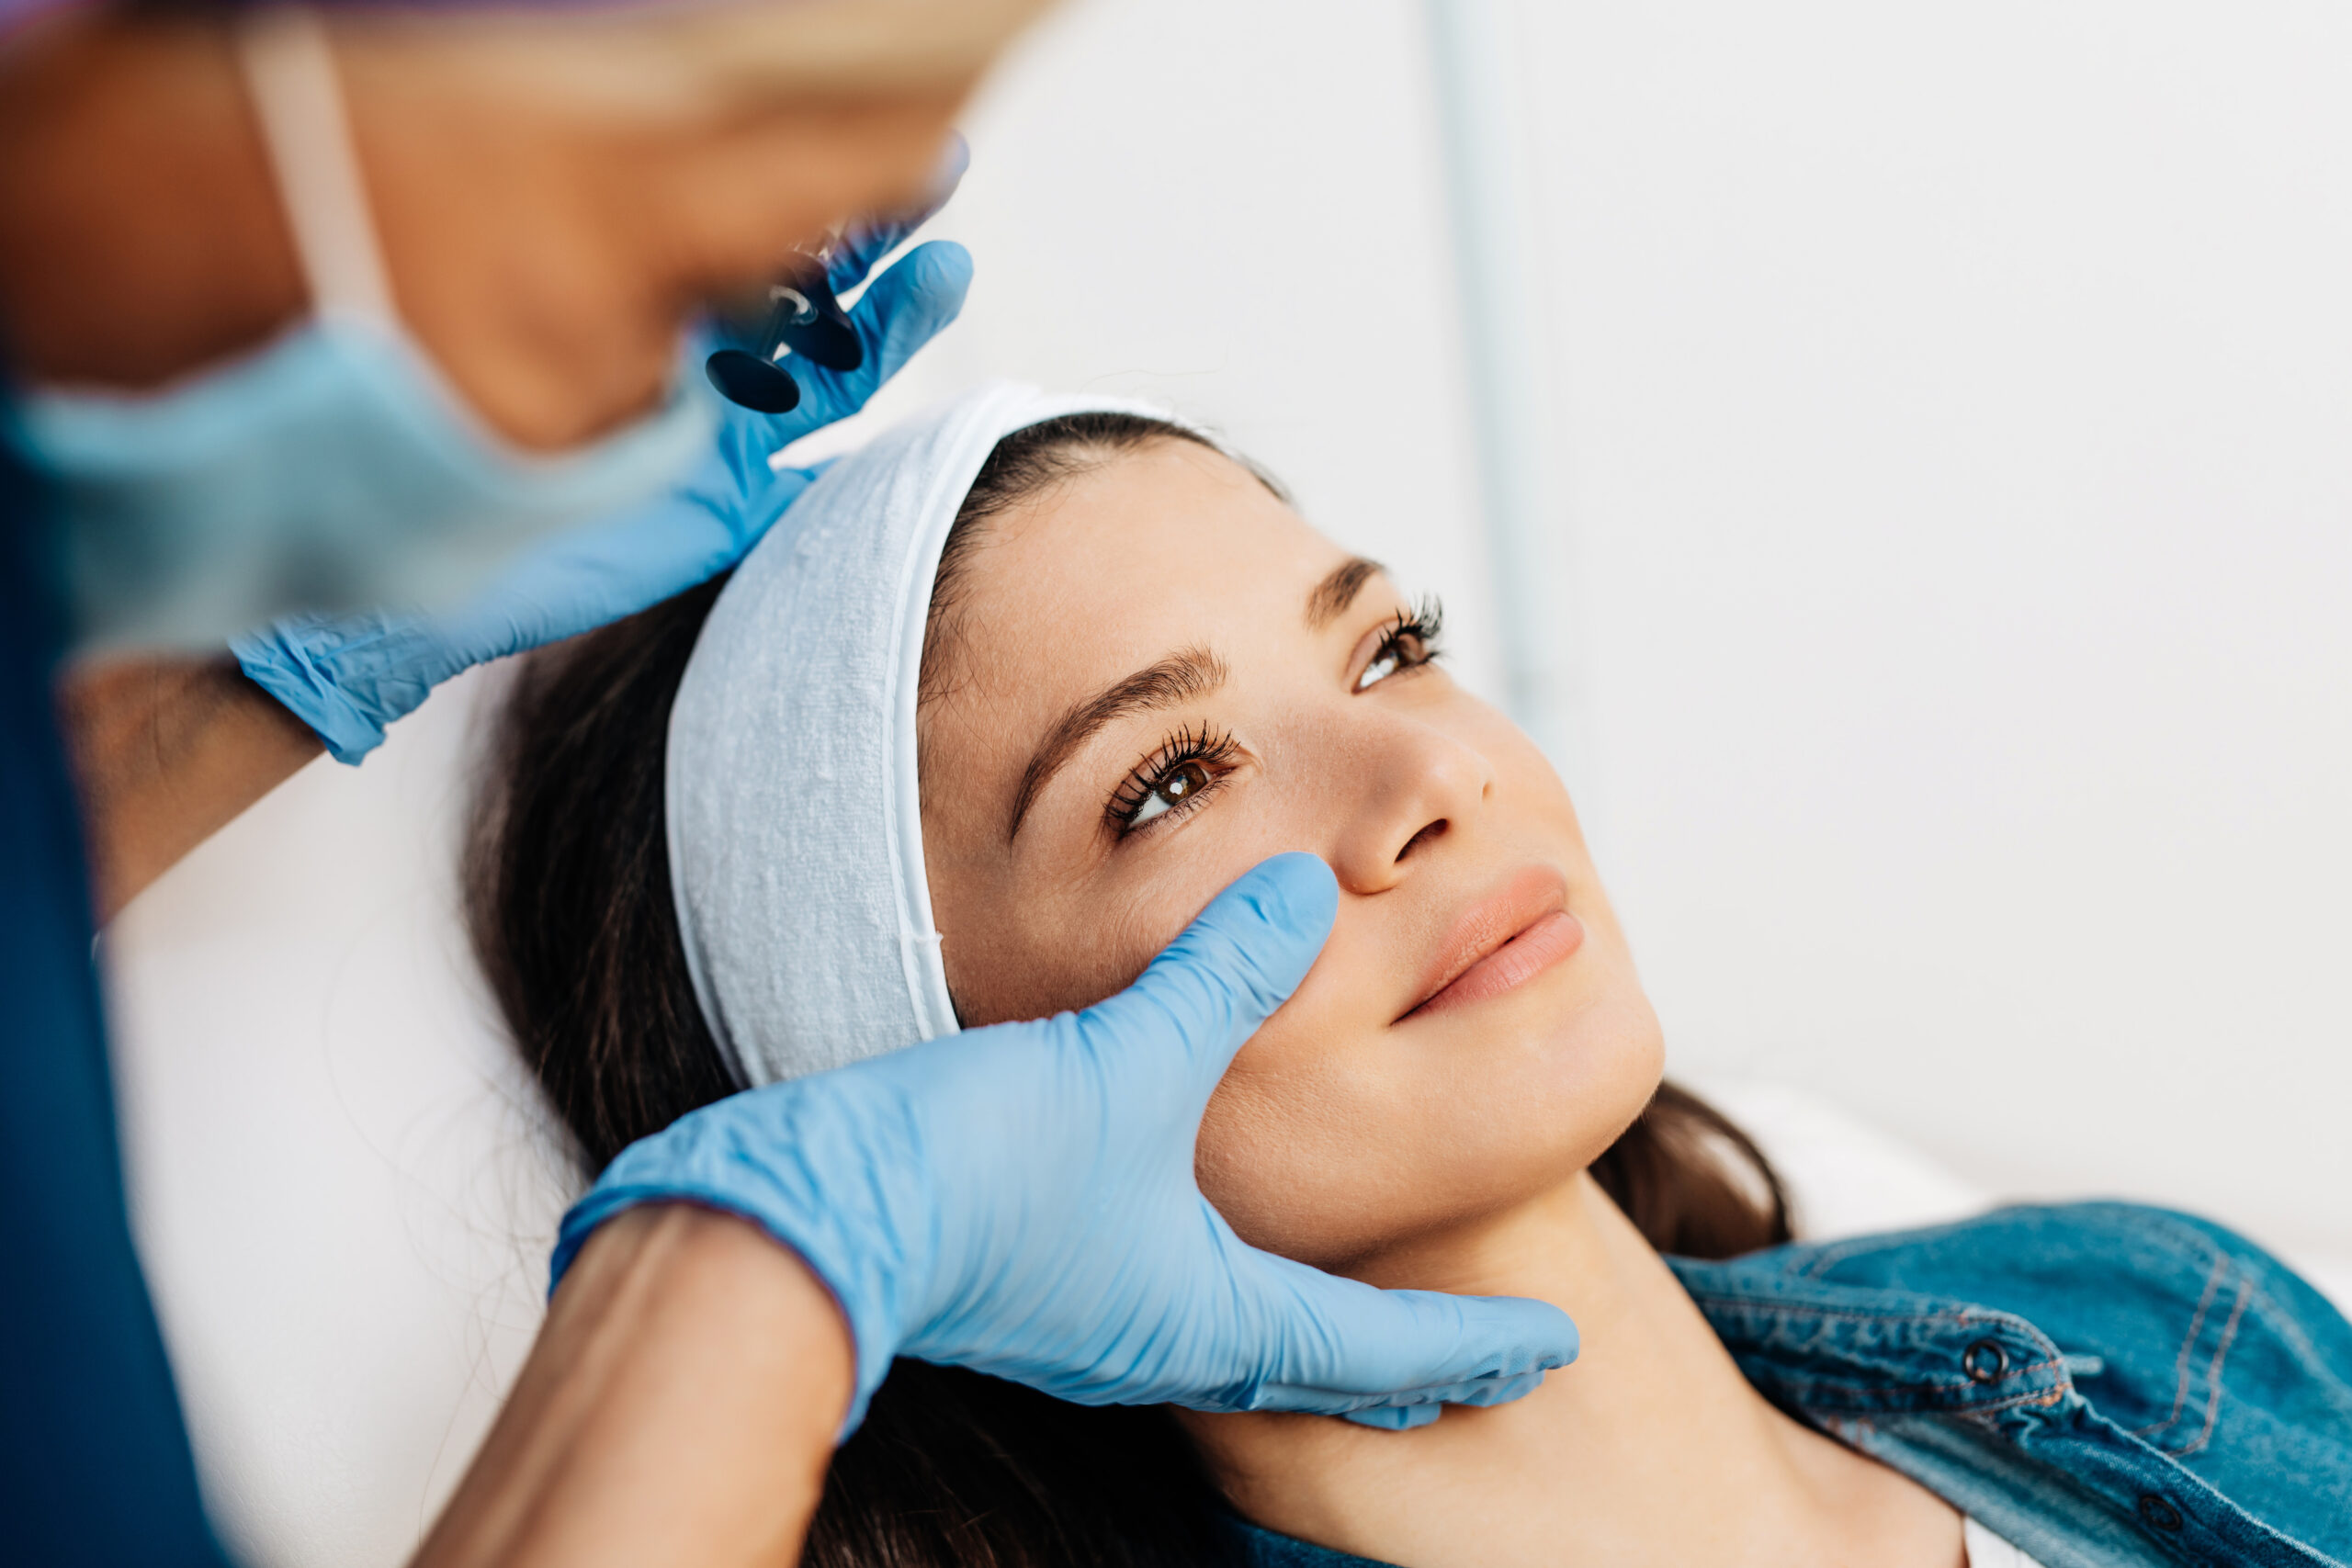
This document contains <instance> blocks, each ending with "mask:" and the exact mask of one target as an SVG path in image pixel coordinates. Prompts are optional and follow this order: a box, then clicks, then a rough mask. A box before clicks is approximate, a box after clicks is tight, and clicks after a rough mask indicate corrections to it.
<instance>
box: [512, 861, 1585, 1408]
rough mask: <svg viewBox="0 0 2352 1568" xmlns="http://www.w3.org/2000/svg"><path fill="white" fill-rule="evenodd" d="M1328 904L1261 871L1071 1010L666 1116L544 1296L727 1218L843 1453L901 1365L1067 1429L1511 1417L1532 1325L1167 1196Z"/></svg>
mask: <svg viewBox="0 0 2352 1568" xmlns="http://www.w3.org/2000/svg"><path fill="white" fill-rule="evenodd" d="M1338 902H1339V895H1338V889H1337V885H1336V884H1335V883H1334V882H1333V880H1332V877H1331V873H1330V871H1329V868H1328V867H1326V866H1325V865H1324V864H1323V863H1322V862H1321V861H1319V860H1317V859H1316V858H1315V857H1314V856H1312V855H1306V854H1289V855H1282V856H1278V857H1276V858H1275V859H1273V860H1271V861H1268V862H1266V863H1264V864H1262V865H1261V866H1259V867H1258V868H1257V869H1256V870H1254V871H1252V872H1250V874H1247V875H1246V876H1243V877H1242V878H1241V879H1240V880H1239V881H1238V882H1236V883H1235V884H1234V885H1233V886H1231V887H1229V888H1227V890H1226V891H1225V892H1224V893H1223V894H1221V895H1220V896H1219V897H1217V899H1216V901H1215V902H1214V903H1212V904H1211V905H1210V906H1209V907H1208V908H1207V909H1206V910H1204V911H1203V913H1202V915H1201V917H1200V919H1197V920H1195V921H1194V922H1193V925H1192V926H1191V928H1190V929H1188V930H1187V931H1185V932H1184V934H1183V935H1182V936H1181V937H1179V938H1177V940H1176V941H1175V942H1174V943H1173V944H1171V945H1170V947H1169V949H1168V950H1167V951H1166V952H1165V953H1161V954H1160V955H1159V957H1158V958H1157V959H1155V960H1154V961H1153V963H1152V964H1151V967H1150V968H1149V969H1148V970H1146V971H1145V973H1144V975H1143V977H1142V978H1141V979H1139V980H1137V981H1136V984H1135V985H1134V986H1133V987H1130V988H1129V989H1127V990H1126V991H1124V992H1122V993H1121V994H1120V995H1118V996H1116V997H1114V998H1111V999H1110V1000H1109V1001H1106V1002H1103V1004H1101V1005H1100V1006H1098V1007H1092V1008H1089V1009H1088V1010H1085V1011H1084V1012H1080V1013H1064V1014H1062V1015H1060V1016H1059V1017H1057V1018H1051V1019H1045V1020H1042V1021H1037V1022H1034V1023H1010V1024H1000V1025H997V1026H995V1027H993V1028H989V1029H978V1030H972V1031H968V1032H965V1033H962V1034H957V1035H951V1036H948V1037H946V1038H944V1039H941V1040H936V1041H933V1042H931V1043H926V1044H922V1045H915V1046H910V1047H909V1048H908V1049H906V1050H903V1051H898V1052H893V1053H891V1054H889V1055H884V1056H877V1057H874V1058H871V1059H869V1060H866V1061H864V1062H860V1063H857V1064H856V1065H854V1066H848V1067H842V1068H839V1069H836V1070H835V1071H832V1072H828V1073H820V1074H817V1075H815V1076H813V1077H806V1078H801V1079H798V1080H797V1081H795V1082H792V1083H785V1084H776V1085H773V1086H770V1087H768V1088H765V1089H753V1090H751V1091H748V1092H746V1093H743V1094H739V1095H736V1096H735V1097H733V1098H732V1099H730V1100H722V1101H720V1102H719V1103H718V1104H716V1105H712V1106H707V1107H706V1108H705V1109H703V1110H701V1111H695V1113H694V1114H692V1115H690V1116H686V1117H683V1118H681V1119H680V1120H679V1121H678V1122H676V1123H674V1124H673V1125H672V1126H671V1127H670V1128H669V1129H668V1130H667V1131H665V1132H662V1133H661V1134H656V1135H655V1136H653V1137H650V1138H647V1139H646V1140H644V1141H643V1142H641V1143H639V1144H636V1145H632V1146H631V1147H629V1148H628V1149H626V1150H624V1151H623V1152H622V1154H621V1156H620V1157H619V1158H617V1159H616V1160H615V1161H613V1163H612V1165H611V1166H610V1167H609V1168H607V1169H606V1170H605V1174H604V1176H603V1178H602V1179H600V1180H598V1182H597V1183H596V1185H595V1186H594V1188H593V1189H592V1190H590V1191H589V1193H588V1195H587V1196H586V1197H585V1198H583V1199H582V1200H581V1201H580V1202H579V1203H578V1204H577V1205H576V1206H575V1207H574V1208H573V1209H572V1211H571V1213H569V1214H567V1215H565V1216H564V1221H563V1228H562V1231H561V1233H560V1236H559V1238H558V1241H557V1245H556V1251H555V1263H554V1274H555V1277H556V1279H558V1280H560V1279H561V1278H562V1275H563V1271H564V1269H566V1268H567V1267H568V1266H569V1265H570V1263H571V1259H572V1258H573V1257H574V1256H575V1255H577V1253H578V1252H579V1250H580V1248H581V1247H582V1244H583V1243H585V1242H586V1241H587V1239H588V1236H589V1234H590V1233H591V1232H592V1231H594V1228H595V1227H596V1226H597V1225H599V1224H602V1223H604V1222H605V1220H608V1219H610V1218H612V1217H613V1215H615V1214H616V1213H620V1212H621V1211H622V1210H624V1209H626V1208H628V1207H630V1206H632V1205H634V1204H639V1203H649V1202H665V1201H687V1202H695V1203H702V1204H707V1205H708V1206H710V1207H713V1208H718V1209H724V1210H727V1211H729V1212H731V1213H738V1214H741V1215H742V1216H744V1217H745V1218H747V1219H749V1220H751V1221H752V1222H753V1223H755V1224H759V1225H760V1226H762V1227H763V1228H764V1229H765V1230H766V1231H768V1232H769V1234H771V1235H774V1236H775V1237H776V1238H777V1239H778V1240H780V1241H782V1242H784V1243H785V1244H786V1246H788V1247H791V1248H793V1250H795V1251H796V1252H797V1253H799V1254H800V1256H801V1257H802V1258H806V1259H807V1260H808V1263H809V1267H810V1268H811V1269H814V1270H815V1271H816V1273H817V1274H818V1275H819V1276H820V1278H821V1279H823V1280H824V1281H825V1283H826V1284H827V1285H828V1286H830V1287H831V1290H832V1292H833V1295H834V1297H835V1298H836V1299H837V1300H838V1301H839V1302H840V1303H841V1307H842V1314H843V1315H844V1316H845V1317H846V1318H847V1319H848V1321H849V1325H850V1328H851V1331H852V1333H853V1334H854V1337H855V1339H856V1344H857V1390H856V1393H855V1396H854V1400H853V1402H852V1404H851V1407H850V1415H849V1421H848V1424H847V1426H845V1427H844V1428H843V1430H844V1432H846V1431H847V1430H849V1429H850V1428H851V1427H855V1426H856V1424H857V1422H858V1420H859V1419H860V1418H861V1416H863V1414H864V1412H865V1402H866V1400H867V1399H868V1398H869V1397H871V1395H872V1394H873V1392H874V1390H875V1388H876V1386H877V1385H878V1384H879V1383H880V1382H881V1381H882V1377H883V1374H884V1373H885V1372H887V1371H888V1370H889V1366H890V1360H891V1358H892V1357H894V1356H901V1355H904V1356H913V1357H918V1358H920V1359H924V1360H929V1361H941V1362H948V1363H952V1364H954V1365H957V1366H964V1367H970V1368H973V1369H975V1370H977V1371H983V1372H989V1373H992V1374H994V1375H995V1376H998V1377H1002V1378H1010V1379H1012V1380H1014V1381H1016V1382H1024V1383H1028V1384H1030V1385H1031V1386H1033V1387H1035V1388H1039V1389H1042V1390H1044V1391H1045V1392H1046V1393H1050V1394H1054V1395H1056V1396H1057V1397H1059V1398H1062V1399H1067V1400H1072V1401H1075V1402H1077V1403H1079V1404H1162V1403H1172V1404H1183V1405H1190V1406H1191V1407H1193V1408H1194V1409H1196V1410H1306V1411H1317V1412H1321V1413H1324V1414H1331V1415H1338V1414H1349V1413H1354V1414H1356V1415H1357V1417H1358V1418H1359V1419H1361V1420H1364V1421H1365V1422H1366V1423H1367V1424H1369V1425H1373V1426H1382V1427H1408V1426H1419V1425H1421V1424H1422V1423H1423V1422H1425V1421H1430V1420H1434V1419H1436V1417H1437V1414H1438V1410H1439V1406H1440V1405H1441V1404H1500V1403H1503V1402H1504V1401H1507V1400H1511V1399H1516V1398H1518V1397H1519V1396H1520V1395H1521V1394H1523V1393H1528V1392H1530V1391H1531V1390H1532V1389H1533V1388H1534V1387H1535V1386H1536V1385H1537V1384H1538V1383H1539V1382H1542V1381H1543V1376H1544V1371H1546V1370H1548V1369H1550V1368H1553V1367H1558V1366H1562V1365H1565V1364H1566V1362H1567V1361H1569V1360H1570V1359H1573V1358H1574V1357H1575V1355H1576V1348H1577V1332H1576V1325H1574V1324H1572V1323H1570V1322H1569V1321H1568V1319H1567V1316H1566V1314H1563V1313H1562V1312H1560V1311H1559V1310H1558V1309H1557V1308H1556V1307H1553V1306H1549V1305H1546V1304H1544V1303H1541V1302H1534V1301H1525V1300H1520V1299H1516V1298H1511V1297H1498V1296H1456V1295H1445V1294H1441V1293H1438V1292H1427V1291H1379V1290H1374V1288H1373V1287H1371V1286H1369V1285H1364V1284H1360V1283H1357V1282H1356V1281H1353V1280H1341V1279H1339V1278H1336V1277H1335V1276H1332V1275H1329V1274H1325V1273H1323V1272H1321V1271H1319V1270H1317V1269H1310V1268H1308V1267H1307V1266H1306V1265H1305V1264H1302V1263H1294V1262H1291V1261H1289V1260H1288V1259H1285V1258H1277V1257H1275V1256H1273V1255H1272V1254H1271V1253H1267V1252H1261V1251H1259V1250H1257V1249H1256V1248H1254V1247H1249V1246H1247V1245H1245V1244H1244V1243H1243V1242H1242V1241H1241V1240H1240V1238H1239V1237H1238V1236H1236V1235H1234V1234H1233V1229H1232V1227H1231V1226H1229V1225H1227V1224H1226V1223H1225V1220H1224V1219H1223V1217H1222V1216H1220V1215H1219V1214H1218V1213H1217V1212H1216V1210H1215V1209H1214V1208H1212V1207H1211V1206H1210V1205H1209V1202H1208V1200H1206V1199H1205V1198H1204V1197H1202V1196H1201V1191H1200V1189H1199V1187H1197V1186H1196V1185H1195V1184H1194V1182H1193V1142H1194V1139H1195V1136H1196V1135H1197V1134H1198V1132H1199V1130H1200V1122H1201V1113H1202V1111H1204V1109H1205V1108H1206V1107H1207V1105H1208V1100H1209V1095H1210V1092H1211V1091H1212V1090H1214V1089H1216V1085H1217V1080H1218V1079H1219V1078H1221V1077H1224V1075H1225V1069H1226V1065H1227V1063H1228V1062H1230V1061H1231V1060H1232V1059H1233V1055H1234V1053H1235V1052H1237V1051H1238V1050H1239V1049H1240V1048H1241V1045H1242V1043H1243V1042H1244V1041H1246V1040H1248V1039H1249V1037H1250V1035H1251V1034H1253V1033H1255V1032H1257V1029H1258V1025H1259V1024H1260V1023H1261V1022H1262V1021H1264V1020H1265V1018H1266V1017H1267V1015H1268V1014H1270V1013H1272V1011H1273V1010H1274V1009H1276V1008H1277V1007H1279V1006H1281V1005H1282V1003H1283V1000H1284V999H1285V998H1288V997H1289V995H1290V993H1291V991H1292V990H1293V989H1294V988H1295V987H1296V986H1297V985H1298V982H1299V981H1300V980H1301V979H1302V978H1304V977H1305V976H1306V971H1307V969H1308V967H1309V966H1310V965H1312V964H1314V962H1315V956H1316V954H1317V953H1319V952H1320V951H1321V950H1322V946H1323V942H1324V939H1325V938H1326V937H1327V936H1328V935H1329V932H1330V929H1331V920H1332V917H1333V915H1334V913H1335V912H1336V910H1337V908H1338Z"/></svg>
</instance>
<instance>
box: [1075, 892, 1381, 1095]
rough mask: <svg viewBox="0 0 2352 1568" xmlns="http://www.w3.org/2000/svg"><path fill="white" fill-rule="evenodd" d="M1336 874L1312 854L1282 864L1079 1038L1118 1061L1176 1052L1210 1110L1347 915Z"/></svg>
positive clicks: (1209, 911) (1197, 930)
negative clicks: (1228, 1073) (1342, 912)
mask: <svg viewBox="0 0 2352 1568" xmlns="http://www.w3.org/2000/svg"><path fill="white" fill-rule="evenodd" d="M1339 907H1340V890H1339V884H1338V883H1337V882H1336V881H1335V880H1334V879H1333V878H1332V875H1331V868H1330V867H1329V866H1327V865H1325V864H1324V863H1322V862H1321V861H1320V860H1318V859H1317V858H1316V857H1315V856H1313V855H1310V854H1298V853H1293V854H1283V855H1276V856H1274V857H1273V858H1272V860H1267V861H1261V863H1258V864H1257V865H1256V866H1253V867H1252V868H1250V870H1249V871H1247V872H1244V873H1243V874H1241V876H1240V877H1239V878H1238V879H1237V880H1236V881H1235V882H1234V883H1233V885H1232V886H1229V887H1227V889H1226V890H1225V891H1224V892H1222V893H1220V894H1218V895H1217V896H1216V897H1215V898H1213V899H1211V900H1209V906H1208V908H1205V909H1203V910H1202V911H1201V912H1200V914H1199V915H1198V916H1197V917H1196V918H1195V919H1193V923H1192V924H1191V925H1189V926H1187V927H1185V928H1184V931H1183V933H1182V935H1180V936H1178V937H1177V939H1176V940H1175V941H1174V942H1170V943H1169V944H1168V946H1167V947H1166V948H1165V949H1164V950H1163V951H1162V952H1161V953H1160V954H1159V957H1157V958H1155V959H1153V960H1152V961H1151V965H1150V967H1149V968H1148V969H1146V970H1145V971H1144V972H1143V974H1142V976H1141V977H1139V978H1138V979H1137V980H1136V983H1135V984H1134V985H1132V986H1130V987H1127V988H1126V989H1125V990H1124V991H1122V992H1120V993H1119V994H1118V995H1117V996H1115V997H1113V998H1110V999H1109V1000H1108V1001H1103V1002H1098V1003H1096V1004H1095V1005H1094V1006H1092V1007H1091V1008H1089V1009H1087V1010H1085V1011H1084V1012H1082V1013H1080V1014H1079V1015H1078V1020H1077V1022H1078V1026H1079V1029H1080V1032H1081V1033H1082V1034H1083V1035H1084V1036H1086V1037H1087V1038H1089V1039H1091V1040H1096V1041H1100V1042H1101V1043H1102V1044H1103V1049H1105V1050H1106V1051H1108V1052H1109V1053H1111V1054H1112V1055H1114V1057H1117V1056H1123V1055H1127V1054H1128V1053H1132V1052H1134V1051H1136V1049H1137V1048H1138V1047H1140V1046H1149V1047H1154V1048H1155V1049H1154V1050H1153V1052H1152V1055H1154V1056H1155V1057H1159V1058H1161V1059H1165V1057H1166V1054H1167V1053H1169V1052H1170V1050H1171V1049H1172V1050H1173V1051H1174V1052H1176V1053H1179V1055H1176V1056H1175V1058H1174V1059H1175V1060H1176V1061H1177V1062H1178V1063H1179V1064H1180V1065H1181V1066H1182V1067H1183V1068H1184V1069H1186V1073H1185V1076H1186V1078H1187V1079H1188V1080H1189V1082H1190V1083H1191V1085H1192V1087H1193V1089H1194V1090H1195V1091H1196V1100H1197V1103H1196V1104H1195V1105H1194V1107H1193V1112H1194V1114H1195V1116H1197V1115H1198V1111H1199V1108H1200V1107H1202V1106H1205V1105H1206V1104H1207V1103H1208V1097H1209V1094H1210V1093H1211V1091H1213V1090H1214V1089H1216V1083H1217V1080H1218V1079H1219V1078H1221V1077H1224V1076H1225V1069H1226V1066H1227V1064H1229V1063H1230V1062H1231V1061H1232V1060H1233V1055H1234V1053H1235V1052H1237V1051H1238V1050H1240V1049H1241V1047H1242V1044H1243V1043H1245V1042H1246V1041H1248V1040H1249V1038H1250V1036H1251V1035H1252V1034H1255V1033H1256V1032H1258V1026H1259V1025H1260V1024H1261V1023H1263V1022H1264V1021H1266V1020H1267V1018H1268V1017H1269V1016H1271V1015H1272V1012H1273V1011H1274V1010H1275V1009H1276V1008H1279V1007H1281V1006H1282V1005H1283V1002H1285V1001H1288V1000H1289V999H1290V994H1291V993H1292V992H1293V991H1295V990H1296V989H1297V988H1298V984H1299V982H1300V981H1301V980H1304V979H1305V978H1306V972H1307V970H1309V969H1310V968H1312V967H1314V964H1315V960H1316V957H1317V955H1318V954H1319V953H1322V951H1323V943H1324V942H1325V941H1326V940H1327V939H1328V938H1329V936H1330V934H1331V922H1332V920H1333V919H1334V918H1335V917H1336V916H1337V915H1338V913H1339Z"/></svg>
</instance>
